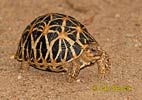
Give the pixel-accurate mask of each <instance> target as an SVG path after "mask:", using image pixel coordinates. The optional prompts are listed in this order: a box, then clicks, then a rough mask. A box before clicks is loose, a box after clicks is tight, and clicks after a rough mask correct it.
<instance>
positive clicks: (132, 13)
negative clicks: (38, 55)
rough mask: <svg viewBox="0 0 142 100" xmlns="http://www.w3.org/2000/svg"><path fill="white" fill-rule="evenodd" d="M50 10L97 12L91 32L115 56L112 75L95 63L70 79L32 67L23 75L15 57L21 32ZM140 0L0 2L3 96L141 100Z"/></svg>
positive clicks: (6, 99)
mask: <svg viewBox="0 0 142 100" xmlns="http://www.w3.org/2000/svg"><path fill="white" fill-rule="evenodd" d="M49 12H60V13H64V14H67V15H71V16H74V17H75V18H77V19H78V20H80V21H81V22H83V21H84V20H86V19H88V18H91V17H92V16H94V19H93V20H92V23H91V24H89V25H87V26H86V27H87V28H88V30H89V32H90V33H91V34H92V35H94V37H95V39H96V40H97V41H98V42H99V44H100V45H101V46H102V47H103V49H104V50H105V51H107V52H108V54H109V55H110V57H111V60H112V69H111V73H110V75H109V76H108V77H107V78H106V79H103V80H99V79H98V77H97V66H96V65H94V66H91V67H88V68H85V69H83V70H82V71H81V72H80V74H79V77H78V80H77V81H75V82H73V83H67V82H66V80H65V75H64V73H51V72H45V71H40V70H37V69H34V68H32V67H31V68H30V71H28V72H26V73H20V72H19V68H20V63H19V62H17V61H16V60H15V59H13V55H14V54H15V52H16V49H17V45H18V42H19V40H20V37H21V34H22V32H23V30H24V28H25V27H26V25H27V24H29V23H30V22H31V21H32V20H33V19H34V18H35V17H37V16H39V15H43V14H46V13H49ZM141 94H142V0H0V100H142V95H141Z"/></svg>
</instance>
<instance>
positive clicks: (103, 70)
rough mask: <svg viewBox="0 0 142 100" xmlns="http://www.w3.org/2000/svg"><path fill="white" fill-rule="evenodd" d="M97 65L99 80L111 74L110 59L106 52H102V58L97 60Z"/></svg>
mask: <svg viewBox="0 0 142 100" xmlns="http://www.w3.org/2000/svg"><path fill="white" fill-rule="evenodd" d="M97 64H98V73H99V78H100V79H101V78H104V77H105V74H107V73H109V72H110V58H109V56H108V55H107V54H106V53H105V52H104V51H103V52H102V55H101V56H100V58H99V59H98V60H97Z"/></svg>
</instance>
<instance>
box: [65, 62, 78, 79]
mask: <svg viewBox="0 0 142 100" xmlns="http://www.w3.org/2000/svg"><path fill="white" fill-rule="evenodd" d="M80 66H81V64H80V63H79V62H78V61H77V60H73V61H71V62H69V63H67V64H66V71H67V72H66V73H67V75H66V78H67V81H68V82H73V81H74V80H76V78H77V76H78V74H79V72H80Z"/></svg>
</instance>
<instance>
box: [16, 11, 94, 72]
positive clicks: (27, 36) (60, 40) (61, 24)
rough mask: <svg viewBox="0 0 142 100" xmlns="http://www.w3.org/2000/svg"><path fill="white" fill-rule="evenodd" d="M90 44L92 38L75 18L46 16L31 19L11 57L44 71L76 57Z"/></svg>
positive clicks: (55, 14) (57, 15)
mask: <svg viewBox="0 0 142 100" xmlns="http://www.w3.org/2000/svg"><path fill="white" fill-rule="evenodd" d="M92 42H96V41H95V39H94V38H93V37H92V36H91V35H90V34H89V32H88V31H87V29H86V28H85V26H84V25H83V24H81V23H80V22H79V21H77V20H76V19H75V18H73V17H71V16H67V15H64V14H59V13H50V14H46V15H42V16H39V17H37V18H35V20H33V21H32V22H31V23H30V24H29V25H28V26H27V27H26V29H25V30H24V32H23V34H22V37H21V40H20V43H19V46H18V50H17V53H16V55H15V58H16V59H17V60H18V61H21V62H22V61H28V62H29V63H30V65H33V66H35V67H36V68H38V69H42V70H47V69H51V68H50V67H49V66H55V67H57V66H60V65H62V64H64V63H66V62H70V61H72V60H74V59H76V58H78V57H79V56H80V55H81V54H82V53H83V51H84V49H85V48H86V46H87V45H88V44H90V43H92ZM51 70H52V69H51Z"/></svg>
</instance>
